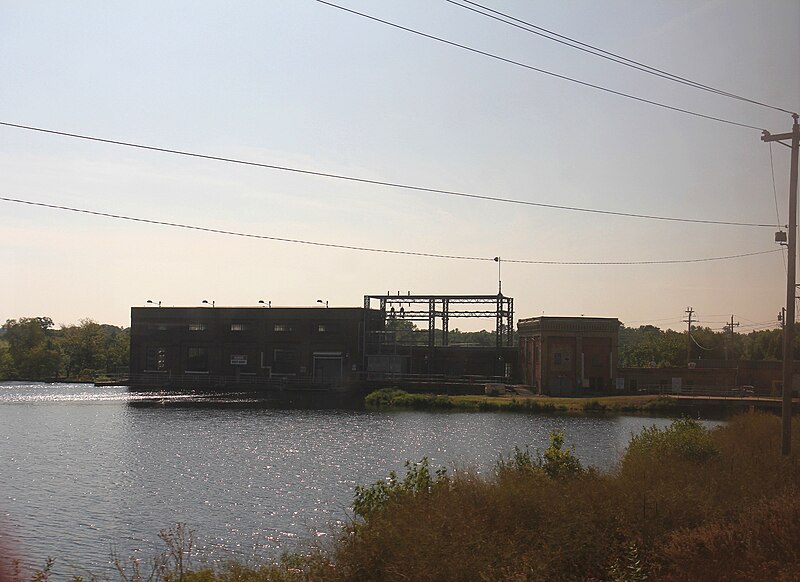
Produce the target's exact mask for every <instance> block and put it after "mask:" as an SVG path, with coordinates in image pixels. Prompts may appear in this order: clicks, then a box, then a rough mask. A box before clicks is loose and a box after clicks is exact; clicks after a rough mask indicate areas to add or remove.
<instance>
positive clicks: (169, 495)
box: [0, 383, 669, 575]
mask: <svg viewBox="0 0 800 582" xmlns="http://www.w3.org/2000/svg"><path fill="white" fill-rule="evenodd" d="M668 422H669V421H668V420H666V419H661V418H649V417H642V416H635V417H632V416H566V415H557V416H556V415H553V416H545V415H527V414H515V413H458V412H364V411H352V410H276V409H270V408H267V407H265V406H263V405H262V404H260V403H258V402H252V401H248V400H246V399H236V398H234V397H231V398H229V399H227V400H224V401H219V402H215V403H213V404H208V403H207V401H206V400H204V399H201V398H196V397H163V398H162V397H157V398H155V399H154V395H152V394H150V395H141V394H132V393H129V392H128V390H127V389H126V388H119V387H112V388H106V387H94V386H92V385H90V384H41V383H0V542H3V544H0V549H3V548H2V545H9V543H10V548H11V549H10V550H9V549H8V548H6V549H5V550H6V551H11V552H12V554H13V555H16V556H18V557H19V559H20V560H21V562H22V563H23V564H24V565H27V566H31V565H38V566H41V565H43V564H44V562H45V560H46V558H47V557H48V556H53V557H55V558H56V560H57V561H56V572H57V573H60V574H63V575H71V574H74V573H81V572H80V571H79V570H76V568H79V567H81V568H89V569H90V570H91V571H92V572H95V573H103V572H105V571H106V570H107V568H108V564H109V558H110V552H111V550H112V548H113V549H115V551H116V552H117V553H118V554H119V555H120V556H123V557H127V556H130V555H139V556H142V557H146V556H150V555H154V554H155V552H156V548H159V546H157V545H156V541H157V534H158V531H159V530H160V529H163V528H167V527H170V526H172V525H174V524H175V523H177V522H184V523H186V524H187V525H188V526H189V527H190V528H191V529H193V530H194V532H195V534H194V539H195V543H196V545H197V547H198V548H199V550H200V552H201V553H202V554H203V555H205V556H206V557H208V558H209V559H211V560H218V559H227V558H237V559H240V560H257V559H260V558H270V557H276V556H277V555H279V554H280V552H282V551H292V550H296V549H302V548H303V547H305V545H306V544H309V543H314V540H323V541H324V539H325V538H326V536H329V535H330V534H331V533H332V532H335V531H337V529H338V528H339V527H340V526H341V524H342V523H343V521H344V520H346V519H348V516H349V515H350V514H349V505H350V503H351V501H352V497H353V489H354V487H355V486H356V485H357V484H363V483H371V482H374V481H376V480H378V479H382V478H384V477H385V476H386V475H387V474H388V473H389V471H391V470H395V471H398V472H399V473H400V474H403V465H404V463H405V461H406V460H412V461H413V460H419V459H421V458H422V457H424V456H427V457H428V458H429V459H430V462H431V466H432V467H434V468H435V467H438V466H441V465H444V466H446V467H447V468H448V469H450V470H451V471H452V470H453V469H454V468H456V469H465V468H470V469H473V470H475V471H478V472H480V473H488V472H491V470H492V468H493V466H494V464H495V462H496V460H497V458H498V456H499V455H507V454H509V453H510V452H511V451H512V450H513V448H514V446H519V447H522V448H524V447H525V446H529V447H530V448H531V450H534V449H539V450H542V449H544V448H545V447H546V446H547V444H548V435H549V434H550V432H551V431H552V430H553V429H560V430H563V431H564V433H565V434H566V442H567V444H572V445H574V446H575V451H576V454H577V455H578V457H579V458H580V459H581V461H582V462H583V463H584V464H585V465H594V466H596V467H598V468H602V469H607V468H609V467H611V466H612V465H613V464H614V463H615V462H616V460H617V459H618V458H619V456H620V454H621V452H622V451H623V450H624V448H625V446H626V443H627V442H628V439H629V438H630V434H631V433H632V432H636V431H639V430H640V429H641V428H642V427H643V426H650V425H659V426H663V425H666V424H667V423H668ZM3 537H5V538H6V539H5V540H3V539H2V538H3ZM83 573H84V574H85V572H83Z"/></svg>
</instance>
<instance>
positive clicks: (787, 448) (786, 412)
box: [761, 113, 800, 455]
mask: <svg viewBox="0 0 800 582" xmlns="http://www.w3.org/2000/svg"><path fill="white" fill-rule="evenodd" d="M792 117H793V118H794V123H793V124H792V132H791V133H784V134H779V135H770V133H769V132H767V131H765V132H764V135H763V136H761V140H762V141H765V142H771V141H780V140H782V139H791V140H792V145H791V146H790V147H791V148H792V163H791V168H790V169H789V238H788V241H787V243H788V244H787V246H788V249H789V257H788V265H787V268H786V315H785V317H784V319H783V398H782V401H781V427H782V431H781V452H782V453H783V454H784V455H788V454H789V453H791V451H792V384H793V382H792V379H793V376H794V336H795V323H794V320H795V309H794V305H795V293H796V290H795V284H796V278H797V154H798V150H800V125H799V124H798V116H797V114H796V113H795V114H793V115H792Z"/></svg>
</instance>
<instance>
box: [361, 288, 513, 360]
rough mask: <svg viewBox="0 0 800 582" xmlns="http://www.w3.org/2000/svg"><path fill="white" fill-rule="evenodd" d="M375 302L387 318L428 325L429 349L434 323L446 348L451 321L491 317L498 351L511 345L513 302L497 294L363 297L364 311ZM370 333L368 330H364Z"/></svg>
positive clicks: (434, 329)
mask: <svg viewBox="0 0 800 582" xmlns="http://www.w3.org/2000/svg"><path fill="white" fill-rule="evenodd" d="M373 301H378V302H379V304H380V308H379V309H380V311H381V312H382V313H383V314H384V322H385V321H386V319H387V318H397V319H400V320H405V321H427V322H428V348H429V349H433V346H434V343H435V339H436V320H437V319H440V320H441V322H442V345H443V346H447V345H448V335H449V330H450V318H451V317H455V318H492V319H494V320H495V337H496V339H497V349H498V350H500V348H502V347H504V346H506V347H510V346H512V345H513V340H514V299H513V298H511V297H505V296H504V295H503V294H502V293H498V294H497V295H411V294H410V293H409V294H408V295H400V294H399V293H398V294H397V295H364V308H365V309H371V308H372V303H373ZM367 331H370V330H367Z"/></svg>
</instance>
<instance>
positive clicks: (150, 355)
mask: <svg viewBox="0 0 800 582" xmlns="http://www.w3.org/2000/svg"><path fill="white" fill-rule="evenodd" d="M145 359H146V361H145V365H144V369H145V370H147V371H150V372H153V371H161V370H166V369H167V350H166V349H164V348H147V351H146V352H145Z"/></svg>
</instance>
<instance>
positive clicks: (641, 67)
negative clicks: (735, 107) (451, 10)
mask: <svg viewBox="0 0 800 582" xmlns="http://www.w3.org/2000/svg"><path fill="white" fill-rule="evenodd" d="M445 1H446V2H449V3H450V4H453V5H455V6H458V7H460V8H464V9H466V10H470V11H472V12H474V13H476V14H480V15H482V16H485V17H487V18H492V19H494V20H497V21H498V22H502V23H504V24H508V25H509V26H514V27H515V28H518V29H520V30H524V31H526V32H529V33H531V34H535V35H538V36H541V37H542V38H546V39H548V40H552V41H554V42H557V43H560V44H563V45H565V46H568V47H571V48H574V49H577V50H580V51H583V52H586V53H589V54H591V55H594V56H597V57H600V58H603V59H606V60H609V61H612V62H615V63H618V64H620V65H624V66H626V67H630V68H632V69H636V70H638V71H642V72H644V73H648V74H650V75H655V76H657V77H661V78H663V79H667V80H669V81H673V82H675V83H680V84H682V85H687V86H689V87H694V88H695V89H700V90H703V91H708V92H710V93H714V94H716V95H721V96H723V97H729V98H731V99H736V100H739V101H744V102H745V103H751V104H753V105H759V106H761V107H766V108H768V109H773V110H775V111H780V112H783V113H788V114H790V115H791V114H792V113H793V112H792V111H789V110H788V109H783V108H782V107H777V106H775V105H770V104H768V103H762V102H761V101H756V100H755V99H749V98H747V97H743V96H741V95H737V94H735V93H730V92H728V91H723V90H722V89H717V88H716V87H711V86H710V85H704V84H703V83H699V82H697V81H693V80H691V79H688V78H686V77H681V76H680V75H675V74H673V73H670V72H668V71H664V70H663V69H659V68H656V67H652V66H650V65H647V64H645V63H642V62H640V61H636V60H633V59H629V58H627V57H624V56H622V55H619V54H616V53H613V52H611V51H607V50H604V49H601V48H599V47H596V46H593V45H591V44H588V43H585V42H581V41H579V40H576V39H574V38H570V37H568V36H565V35H563V34H559V33H557V32H554V31H552V30H548V29H546V28H544V27H541V26H537V25H536V24H533V23H531V22H527V21H525V20H522V19H520V18H515V17H514V16H511V15H509V14H506V13H503V12H500V11H499V10H494V9H492V8H489V7H488V6H484V5H482V4H478V3H477V2H472V1H471V0H462V1H463V2H464V3H463V4H462V3H460V2H457V1H456V0H445ZM468 5H471V6H468ZM506 19H507V20H506Z"/></svg>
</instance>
